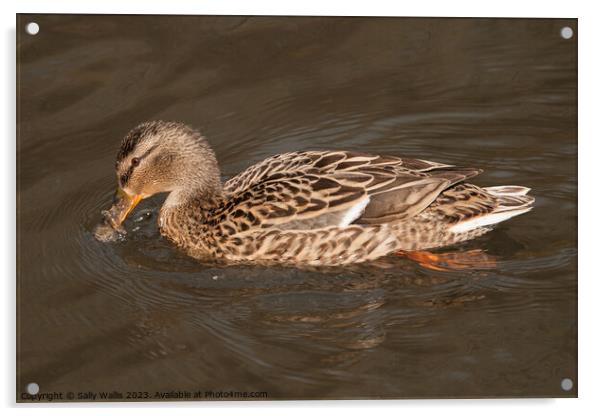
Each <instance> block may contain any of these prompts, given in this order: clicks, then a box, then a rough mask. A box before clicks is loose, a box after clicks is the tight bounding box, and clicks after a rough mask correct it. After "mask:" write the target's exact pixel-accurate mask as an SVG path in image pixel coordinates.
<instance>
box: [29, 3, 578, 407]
mask: <svg viewBox="0 0 602 416" xmlns="http://www.w3.org/2000/svg"><path fill="white" fill-rule="evenodd" d="M18 20H19V27H18V29H17V30H18V41H17V42H18V58H19V64H20V66H19V68H18V77H19V89H18V92H19V107H18V114H19V120H18V131H19V138H18V220H19V223H18V249H19V255H18V296H19V303H18V357H17V358H18V367H17V370H18V371H17V383H18V386H17V394H18V396H19V397H18V399H21V393H22V392H23V391H24V386H25V385H26V384H27V383H29V382H37V383H38V384H39V385H40V386H41V392H69V391H71V392H75V393H77V392H80V391H82V392H83V391H93V392H99V391H113V390H116V391H120V392H122V393H124V395H125V394H126V392H130V391H136V392H148V393H149V394H150V395H151V396H153V395H154V394H155V392H157V391H170V390H191V391H192V390H201V391H209V390H211V391H230V390H233V391H243V392H253V391H259V392H267V393H268V397H270V398H275V399H283V398H379V397H382V398H394V397H472V396H575V395H576V391H577V390H576V388H577V384H576V379H577V374H576V371H577V366H576V361H577V345H576V342H577V341H576V336H577V316H576V314H577V312H576V307H577V276H576V268H577V240H576V221H577V211H576V202H577V201H576V193H577V178H576V174H577V171H576V166H577V165H576V155H577V135H576V134H577V132H576V121H577V105H576V86H577V78H576V77H577V73H576V70H577V68H576V65H577V64H576V62H577V43H576V38H573V39H570V40H565V39H563V38H562V37H561V36H560V29H561V28H562V27H563V26H566V25H570V26H572V27H573V29H574V30H575V33H576V32H577V30H576V29H577V27H576V20H534V19H531V20H492V19H397V18H266V17H264V18H248V17H175V16H173V17H149V16H146V17H132V16H104V17H102V16H101V17H99V16H76V15H72V16H52V15H40V16H37V15H36V16H27V15H21V16H20V17H19V18H18ZM31 20H35V21H36V22H38V23H39V24H40V28H41V30H40V33H39V34H38V35H37V36H29V35H26V34H25V33H24V32H23V25H24V24H25V23H26V22H29V21H31ZM148 119H169V120H179V121H183V122H186V123H189V124H191V125H193V126H195V127H198V128H200V129H202V131H203V132H204V134H205V135H206V136H207V137H208V139H209V141H210V142H211V144H212V145H213V147H214V149H215V151H216V153H217V156H218V160H219V161H220V164H221V167H222V171H223V175H224V178H228V177H231V176H232V175H234V174H236V173H237V172H239V171H241V170H242V169H244V168H245V167H247V166H248V165H250V164H251V163H254V162H257V161H259V160H261V159H263V158H265V157H267V156H270V155H272V154H275V153H279V152H286V151H290V150H302V149H348V150H359V151H367V152H375V153H382V154H392V155H402V156H407V157H417V158H423V159H429V160H435V161H439V162H444V163H450V164H458V165H465V166H474V167H480V168H483V169H485V172H484V173H483V174H482V175H481V176H479V177H477V178H475V179H473V180H472V181H473V182H474V183H476V184H478V185H483V186H494V185H509V184H514V185H523V186H528V187H531V188H533V191H532V194H533V195H534V196H535V197H536V202H535V208H534V210H533V211H531V212H530V213H528V214H526V215H523V216H520V217H517V218H515V219H512V220H510V221H508V222H505V223H503V224H501V225H500V226H499V227H497V229H496V230H495V231H493V232H491V233H489V234H488V235H486V236H484V237H481V238H479V239H477V240H474V241H472V242H470V243H469V244H466V245H464V246H462V247H460V249H475V248H480V249H484V250H486V251H487V252H488V253H489V254H491V255H495V256H497V258H498V264H497V267H496V268H494V269H482V270H480V269H475V270H456V271H435V270H429V269H426V268H424V267H422V266H420V265H418V264H416V263H414V262H412V261H410V260H407V259H403V258H387V259H383V262H381V263H382V264H378V265H377V264H374V265H372V264H366V265H361V266H358V267H354V268H347V269H342V268H341V269H325V270H299V269H294V268H284V267H270V268H267V267H242V266H233V267H223V266H215V265H207V264H200V263H197V262H195V261H194V260H191V259H188V258H187V257H185V256H184V255H182V254H181V253H179V252H178V251H177V250H175V249H174V248H172V247H171V246H170V244H169V243H167V242H166V241H164V240H163V239H161V238H160V236H159V233H158V231H157V226H156V216H157V211H158V208H159V207H160V205H161V203H162V201H163V199H164V196H156V197H153V198H152V199H150V200H146V201H144V202H143V203H142V204H141V206H140V207H139V208H138V209H137V211H136V212H135V213H134V215H132V217H131V219H130V220H128V221H127V222H126V228H127V229H128V230H129V234H128V238H127V240H126V241H124V242H121V243H117V244H103V243H100V242H98V241H96V240H95V239H94V238H93V235H92V230H93V228H94V226H95V225H96V223H97V222H98V221H99V220H100V210H101V209H104V208H107V207H108V205H109V204H110V202H111V196H112V193H113V191H114V186H115V178H114V172H113V166H114V159H115V155H116V152H117V149H118V146H119V143H120V141H121V139H122V137H123V136H124V134H125V133H126V132H127V131H128V130H129V129H130V128H131V127H133V126H134V125H136V124H137V123H139V122H141V121H144V120H148ZM454 249H459V248H458V247H455V248H454ZM567 377H568V378H571V379H572V380H573V381H574V382H575V386H574V388H573V389H572V390H571V391H568V392H565V391H563V390H562V389H561V387H560V383H561V380H562V379H563V378H567Z"/></svg>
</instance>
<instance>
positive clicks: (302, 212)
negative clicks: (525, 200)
mask: <svg viewBox="0 0 602 416" xmlns="http://www.w3.org/2000/svg"><path fill="white" fill-rule="evenodd" d="M478 173H480V170H479V169H472V168H456V167H453V166H450V165H443V164H440V163H435V162H429V161H425V160H418V159H405V158H399V157H393V156H378V155H370V154H365V153H354V152H344V151H332V152H295V153H286V154H282V155H277V156H273V157H271V158H269V159H266V160H264V161H263V162H260V163H258V164H256V165H254V166H251V167H250V168H248V169H247V170H246V171H244V172H243V173H241V174H240V175H238V176H236V177H234V178H233V179H231V180H230V181H228V182H227V183H226V184H225V186H224V193H225V195H226V201H227V202H226V203H225V205H224V208H223V210H222V212H221V213H220V216H221V218H222V221H223V223H224V224H227V225H228V227H229V228H232V232H229V234H233V233H234V232H244V231H253V230H255V229H259V228H269V227H275V228H280V229H318V228H325V227H330V226H339V227H344V226H348V225H349V224H352V223H355V224H383V223H387V222H391V221H395V220H401V219H405V218H409V217H412V216H414V215H416V214H417V213H419V212H421V211H422V210H424V209H425V208H426V207H427V206H428V205H429V204H431V203H432V202H433V201H434V200H435V198H437V196H438V195H439V194H440V193H441V192H442V191H443V190H445V189H447V188H449V187H450V186H452V185H453V184H455V183H458V182H460V181H462V180H464V179H466V178H469V177H472V176H475V175H477V174H478Z"/></svg>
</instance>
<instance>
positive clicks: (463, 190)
mask: <svg viewBox="0 0 602 416" xmlns="http://www.w3.org/2000/svg"><path fill="white" fill-rule="evenodd" d="M149 149H150V150H149ZM138 155H141V160H140V162H139V163H140V167H137V165H136V166H134V167H132V164H131V163H130V161H131V160H132V158H134V157H139V156H138ZM166 155H171V156H170V157H167V156H166ZM117 159H118V161H117V176H118V178H121V177H122V176H123V175H124V174H125V173H127V172H128V171H129V172H130V173H129V174H128V175H127V176H128V177H127V181H126V183H124V184H123V185H122V186H123V189H124V191H125V192H126V193H128V194H130V195H131V194H136V195H143V197H146V196H150V195H152V194H154V193H157V192H170V196H169V197H168V198H167V200H166V203H165V205H164V206H163V207H162V208H161V213H160V216H159V228H160V230H161V234H162V235H163V236H165V237H166V238H168V239H169V240H171V241H173V242H174V243H175V244H176V245H178V246H179V247H180V248H182V249H183V250H185V251H186V252H187V253H188V254H189V255H191V256H193V257H197V258H206V257H209V258H217V259H224V260H228V261H256V262H264V261H268V262H282V263H298V264H308V265H339V264H349V263H355V262H362V261H368V260H373V259H376V258H378V257H381V256H385V255H387V254H390V253H392V252H395V251H398V250H420V249H427V248H435V247H440V246H445V245H450V244H454V243H457V242H460V241H465V240H468V239H471V238H475V237H477V236H479V235H482V234H484V233H485V232H487V231H489V230H490V228H491V227H490V224H487V221H485V222H484V225H483V226H476V227H474V228H470V227H467V226H466V227H464V228H467V229H462V231H461V232H457V229H458V227H456V228H453V227H454V225H457V224H460V225H462V224H464V225H467V224H469V223H468V221H471V220H472V221H473V223H474V220H475V219H476V220H480V219H482V218H485V217H486V216H488V215H492V214H499V213H511V215H510V214H507V215H506V216H507V217H510V216H512V215H515V214H516V213H522V212H526V211H527V210H528V209H529V207H530V205H531V204H532V202H533V198H532V197H530V196H527V195H525V194H526V192H527V191H528V189H527V188H523V187H495V188H480V187H478V186H475V185H471V184H467V183H465V182H464V181H465V180H466V179H468V178H471V177H473V176H476V175H477V174H479V173H480V172H481V171H480V170H479V169H473V168H458V167H455V166H450V165H445V164H440V163H435V162H429V161H426V160H417V159H405V158H400V157H394V156H379V155H371V154H366V153H360V152H347V151H306V152H292V153H286V154H281V155H276V156H272V157H270V158H268V159H265V160H264V161H261V162H259V163H257V164H255V165H253V166H251V167H249V168H248V169H246V170H245V171H244V172H242V173H240V174H239V175H237V176H235V177H233V178H232V179H230V180H229V181H227V182H226V183H225V184H224V185H223V186H222V185H221V184H220V183H219V179H217V178H219V170H218V168H217V162H215V156H214V155H213V152H212V151H211V149H210V147H209V145H208V144H207V142H206V140H205V139H204V138H203V137H202V136H201V135H200V134H199V133H198V132H197V131H195V130H193V129H190V128H188V127H186V126H184V125H182V124H180V123H166V122H151V123H145V124H143V125H141V126H139V127H137V128H136V129H134V130H133V131H132V132H131V133H130V134H129V135H128V136H126V138H125V139H124V141H123V144H122V147H121V149H120V152H119V156H118V158H117ZM139 169H140V170H142V169H144V172H145V174H144V175H138V176H137V175H136V173H137V170H139ZM191 169H194V170H191ZM166 177H167V178H169V180H165V178H166ZM174 182H175V183H174ZM488 189H490V190H491V191H488ZM519 211H520V212H519ZM477 222H478V221H477ZM470 224H472V223H470ZM454 230H456V231H454Z"/></svg>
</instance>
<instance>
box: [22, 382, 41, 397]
mask: <svg viewBox="0 0 602 416" xmlns="http://www.w3.org/2000/svg"><path fill="white" fill-rule="evenodd" d="M25 390H27V393H29V394H31V395H32V396H33V395H35V394H38V393H39V392H40V386H38V383H29V384H28V385H27V386H26V387H25Z"/></svg>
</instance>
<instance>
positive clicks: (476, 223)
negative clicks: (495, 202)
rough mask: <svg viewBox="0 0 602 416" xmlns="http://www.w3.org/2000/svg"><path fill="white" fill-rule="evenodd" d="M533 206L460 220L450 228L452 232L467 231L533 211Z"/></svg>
mask: <svg viewBox="0 0 602 416" xmlns="http://www.w3.org/2000/svg"><path fill="white" fill-rule="evenodd" d="M531 208H533V207H526V208H520V209H514V210H511V211H501V212H495V211H494V212H492V213H491V214H488V215H484V216H482V217H478V218H474V219H471V220H468V221H464V222H460V223H458V224H456V225H453V226H452V227H451V228H450V229H449V230H450V231H451V232H452V233H463V232H466V231H470V230H474V229H476V228H480V227H485V226H487V225H493V224H497V223H498V222H502V221H506V220H508V219H510V218H512V217H515V216H517V215H520V214H524V213H525V212H529V211H531Z"/></svg>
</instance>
